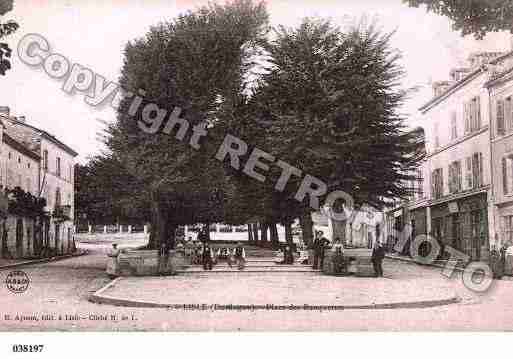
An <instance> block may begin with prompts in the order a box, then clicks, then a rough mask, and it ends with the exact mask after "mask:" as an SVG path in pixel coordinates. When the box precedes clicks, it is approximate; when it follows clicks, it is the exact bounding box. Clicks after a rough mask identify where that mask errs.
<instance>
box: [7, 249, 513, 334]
mask: <svg viewBox="0 0 513 359" xmlns="http://www.w3.org/2000/svg"><path fill="white" fill-rule="evenodd" d="M88 249H89V251H90V254H88V255H85V256H82V257H76V258H71V259H65V260H61V261H57V262H52V263H41V264H35V265H29V266H24V267H21V269H22V270H23V271H25V272H26V273H27V274H28V276H29V278H30V280H31V283H30V286H29V288H28V290H27V291H26V292H25V293H21V294H13V293H11V292H9V291H8V290H7V288H6V286H5V284H3V283H4V282H5V277H6V275H7V274H8V272H9V271H10V269H5V270H1V271H0V278H1V280H2V286H1V288H0V307H1V308H2V309H1V311H0V329H1V330H2V331H16V330H63V331H74V330H89V331H91V330H92V331H105V330H113V331H117V330H120V331H125V330H177V331H181V330H269V329H273V330H365V331H367V330H442V329H445V330H492V329H493V330H512V329H513V303H512V301H511V298H512V296H513V281H509V280H503V281H497V282H495V284H494V286H493V288H492V289H491V290H490V291H489V292H487V293H486V294H482V295H476V294H474V293H471V292H469V291H468V290H466V289H465V288H464V287H463V285H462V284H461V280H460V278H457V276H456V277H455V278H453V279H451V280H449V279H447V278H445V277H443V276H442V275H441V270H440V269H437V268H431V267H421V266H418V265H413V264H408V263H404V262H399V261H392V260H387V261H385V265H384V269H385V277H386V278H385V279H380V280H376V282H375V283H376V285H375V286H374V285H372V283H373V282H372V281H373V280H374V279H372V278H353V277H323V276H319V275H318V274H315V273H271V274H267V275H268V276H269V277H268V278H266V277H265V276H259V275H258V274H257V273H254V274H247V275H245V274H224V273H214V274H208V275H205V274H188V275H184V276H180V277H167V278H164V279H162V278H149V282H153V283H155V281H161V282H162V283H164V282H165V283H171V284H172V288H170V287H168V286H165V287H164V288H158V287H150V286H147V287H145V286H144V285H141V286H142V287H141V288H139V289H138V288H136V287H135V289H134V292H137V293H139V294H141V293H143V292H145V291H146V292H147V293H148V292H150V293H151V295H156V296H157V297H158V296H163V297H166V296H169V293H171V292H170V291H171V290H173V291H176V292H178V293H180V295H181V298H182V299H183V301H182V302H184V301H190V302H191V303H213V302H214V303H218V302H219V301H220V300H223V299H224V301H223V302H222V303H218V304H260V303H266V304H285V303H294V304H301V305H302V304H329V303H330V301H329V300H324V297H322V294H320V295H321V297H318V298H317V299H316V300H313V301H312V302H311V303H304V301H305V299H304V297H303V294H302V293H303V292H307V291H316V288H317V289H319V288H321V287H322V286H320V285H316V281H317V280H322V281H329V282H330V286H331V287H333V286H337V285H340V288H337V289H335V290H333V288H332V292H334V293H335V292H337V290H338V291H339V292H340V293H341V295H342V296H346V297H347V296H348V295H349V297H350V298H353V300H355V302H358V300H360V299H361V300H362V301H364V300H365V299H364V297H365V295H366V294H368V295H369V296H372V295H375V293H374V292H375V291H384V292H386V291H387V288H391V287H392V286H398V285H404V290H405V294H404V295H405V296H408V293H417V294H418V293H429V292H430V291H438V293H433V294H434V296H437V295H440V294H441V293H440V292H443V291H445V292H447V293H456V294H457V295H458V296H459V297H460V298H461V302H459V303H457V304H450V305H445V306H438V307H432V308H422V309H384V310H340V311H322V312H320V311H304V310H297V311H296V310H294V311H292V310H279V311H265V310H258V311H253V312H252V311H240V312H238V311H224V310H217V311H210V310H208V311H197V310H190V311H186V310H183V309H181V310H174V309H162V308H130V307H116V306H112V305H100V304H94V303H91V302H89V301H88V296H89V295H91V294H92V293H94V292H95V291H97V290H99V289H100V288H102V287H103V286H105V285H106V284H107V283H109V282H110V279H109V278H108V277H107V275H106V274H105V264H106V256H105V254H104V252H105V249H106V247H101V246H98V245H96V246H95V245H92V244H89V245H88ZM267 279H268V280H267ZM138 280H139V282H140V283H142V282H143V278H138ZM223 283H224V284H223ZM387 283H390V284H389V285H388V284H387ZM210 284H212V285H213V287H209V285H210ZM223 285H225V286H226V288H230V290H235V289H234V288H239V289H240V288H245V290H246V292H245V293H244V297H237V298H245V299H246V300H244V301H243V302H240V301H237V303H229V302H227V301H228V300H229V298H230V296H229V295H227V294H222V295H221V294H219V293H226V292H224V291H217V292H215V293H217V294H215V295H214V289H215V288H219V286H223ZM269 286H271V287H275V288H276V290H275V291H274V292H272V291H271V293H270V294H268V295H267V298H266V297H265V296H263V294H262V293H265V290H266V289H267V290H269ZM323 286H324V288H326V284H323ZM199 287H201V290H198V289H199ZM284 287H287V288H288V291H285V292H283V293H288V294H292V296H289V297H287V298H284V297H281V294H280V293H281V292H279V288H284ZM209 288H210V289H209ZM226 288H225V289H226ZM248 288H249V289H250V290H251V292H249V291H248V290H247V289H248ZM166 293H168V294H166ZM310 293H311V292H310ZM319 293H321V292H320V289H319ZM344 293H345V294H344ZM347 293H350V294H347ZM235 296H236V293H235ZM359 296H360V297H359ZM251 298H254V301H253V302H252V303H248V301H249V300H251ZM359 298H360V299H359ZM164 299H166V298H163V300H164ZM234 300H235V299H234ZM16 315H18V316H21V315H22V316H25V317H31V316H35V317H37V318H38V319H39V320H38V321H34V320H30V318H28V320H27V321H19V320H16ZM43 315H47V316H48V318H47V319H48V320H46V321H42V316H43ZM66 315H67V317H66ZM112 315H115V318H114V317H111V316H112ZM6 316H9V317H10V319H7V317H6ZM59 316H60V320H59ZM18 319H20V318H18ZM21 319H23V318H21Z"/></svg>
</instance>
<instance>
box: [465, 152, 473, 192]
mask: <svg viewBox="0 0 513 359" xmlns="http://www.w3.org/2000/svg"><path fill="white" fill-rule="evenodd" d="M465 183H466V184H467V189H471V188H473V187H474V184H473V182H472V157H467V158H466V159H465Z"/></svg>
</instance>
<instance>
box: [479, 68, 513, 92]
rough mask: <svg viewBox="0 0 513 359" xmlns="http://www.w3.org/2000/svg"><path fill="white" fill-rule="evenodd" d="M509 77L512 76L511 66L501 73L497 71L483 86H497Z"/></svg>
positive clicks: (512, 69)
mask: <svg viewBox="0 0 513 359" xmlns="http://www.w3.org/2000/svg"><path fill="white" fill-rule="evenodd" d="M511 78H513V67H511V68H509V69H507V70H505V71H503V72H501V73H498V74H497V75H496V76H495V77H494V78H493V79H491V80H490V81H488V82H487V83H485V87H486V88H491V87H494V86H497V85H499V84H501V83H503V82H504V81H507V80H509V79H511Z"/></svg>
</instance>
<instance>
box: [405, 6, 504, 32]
mask: <svg viewBox="0 0 513 359" xmlns="http://www.w3.org/2000/svg"><path fill="white" fill-rule="evenodd" d="M403 1H404V2H405V3H407V4H408V5H409V6H411V7H419V6H421V5H425V6H426V8H427V10H428V11H431V12H434V13H436V14H439V15H443V16H447V17H448V18H450V19H451V20H452V21H453V28H454V29H455V30H458V31H461V34H462V35H463V36H464V35H470V34H473V35H474V36H475V37H476V38H477V39H482V38H483V37H484V35H486V33H488V32H496V31H510V32H512V33H513V1H511V0H403Z"/></svg>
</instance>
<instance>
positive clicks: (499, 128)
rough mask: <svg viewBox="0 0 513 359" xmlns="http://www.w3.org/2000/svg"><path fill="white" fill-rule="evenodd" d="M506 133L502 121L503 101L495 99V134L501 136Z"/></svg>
mask: <svg viewBox="0 0 513 359" xmlns="http://www.w3.org/2000/svg"><path fill="white" fill-rule="evenodd" d="M505 133H506V127H505V123H504V101H503V100H497V136H502V135H504V134H505Z"/></svg>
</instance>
